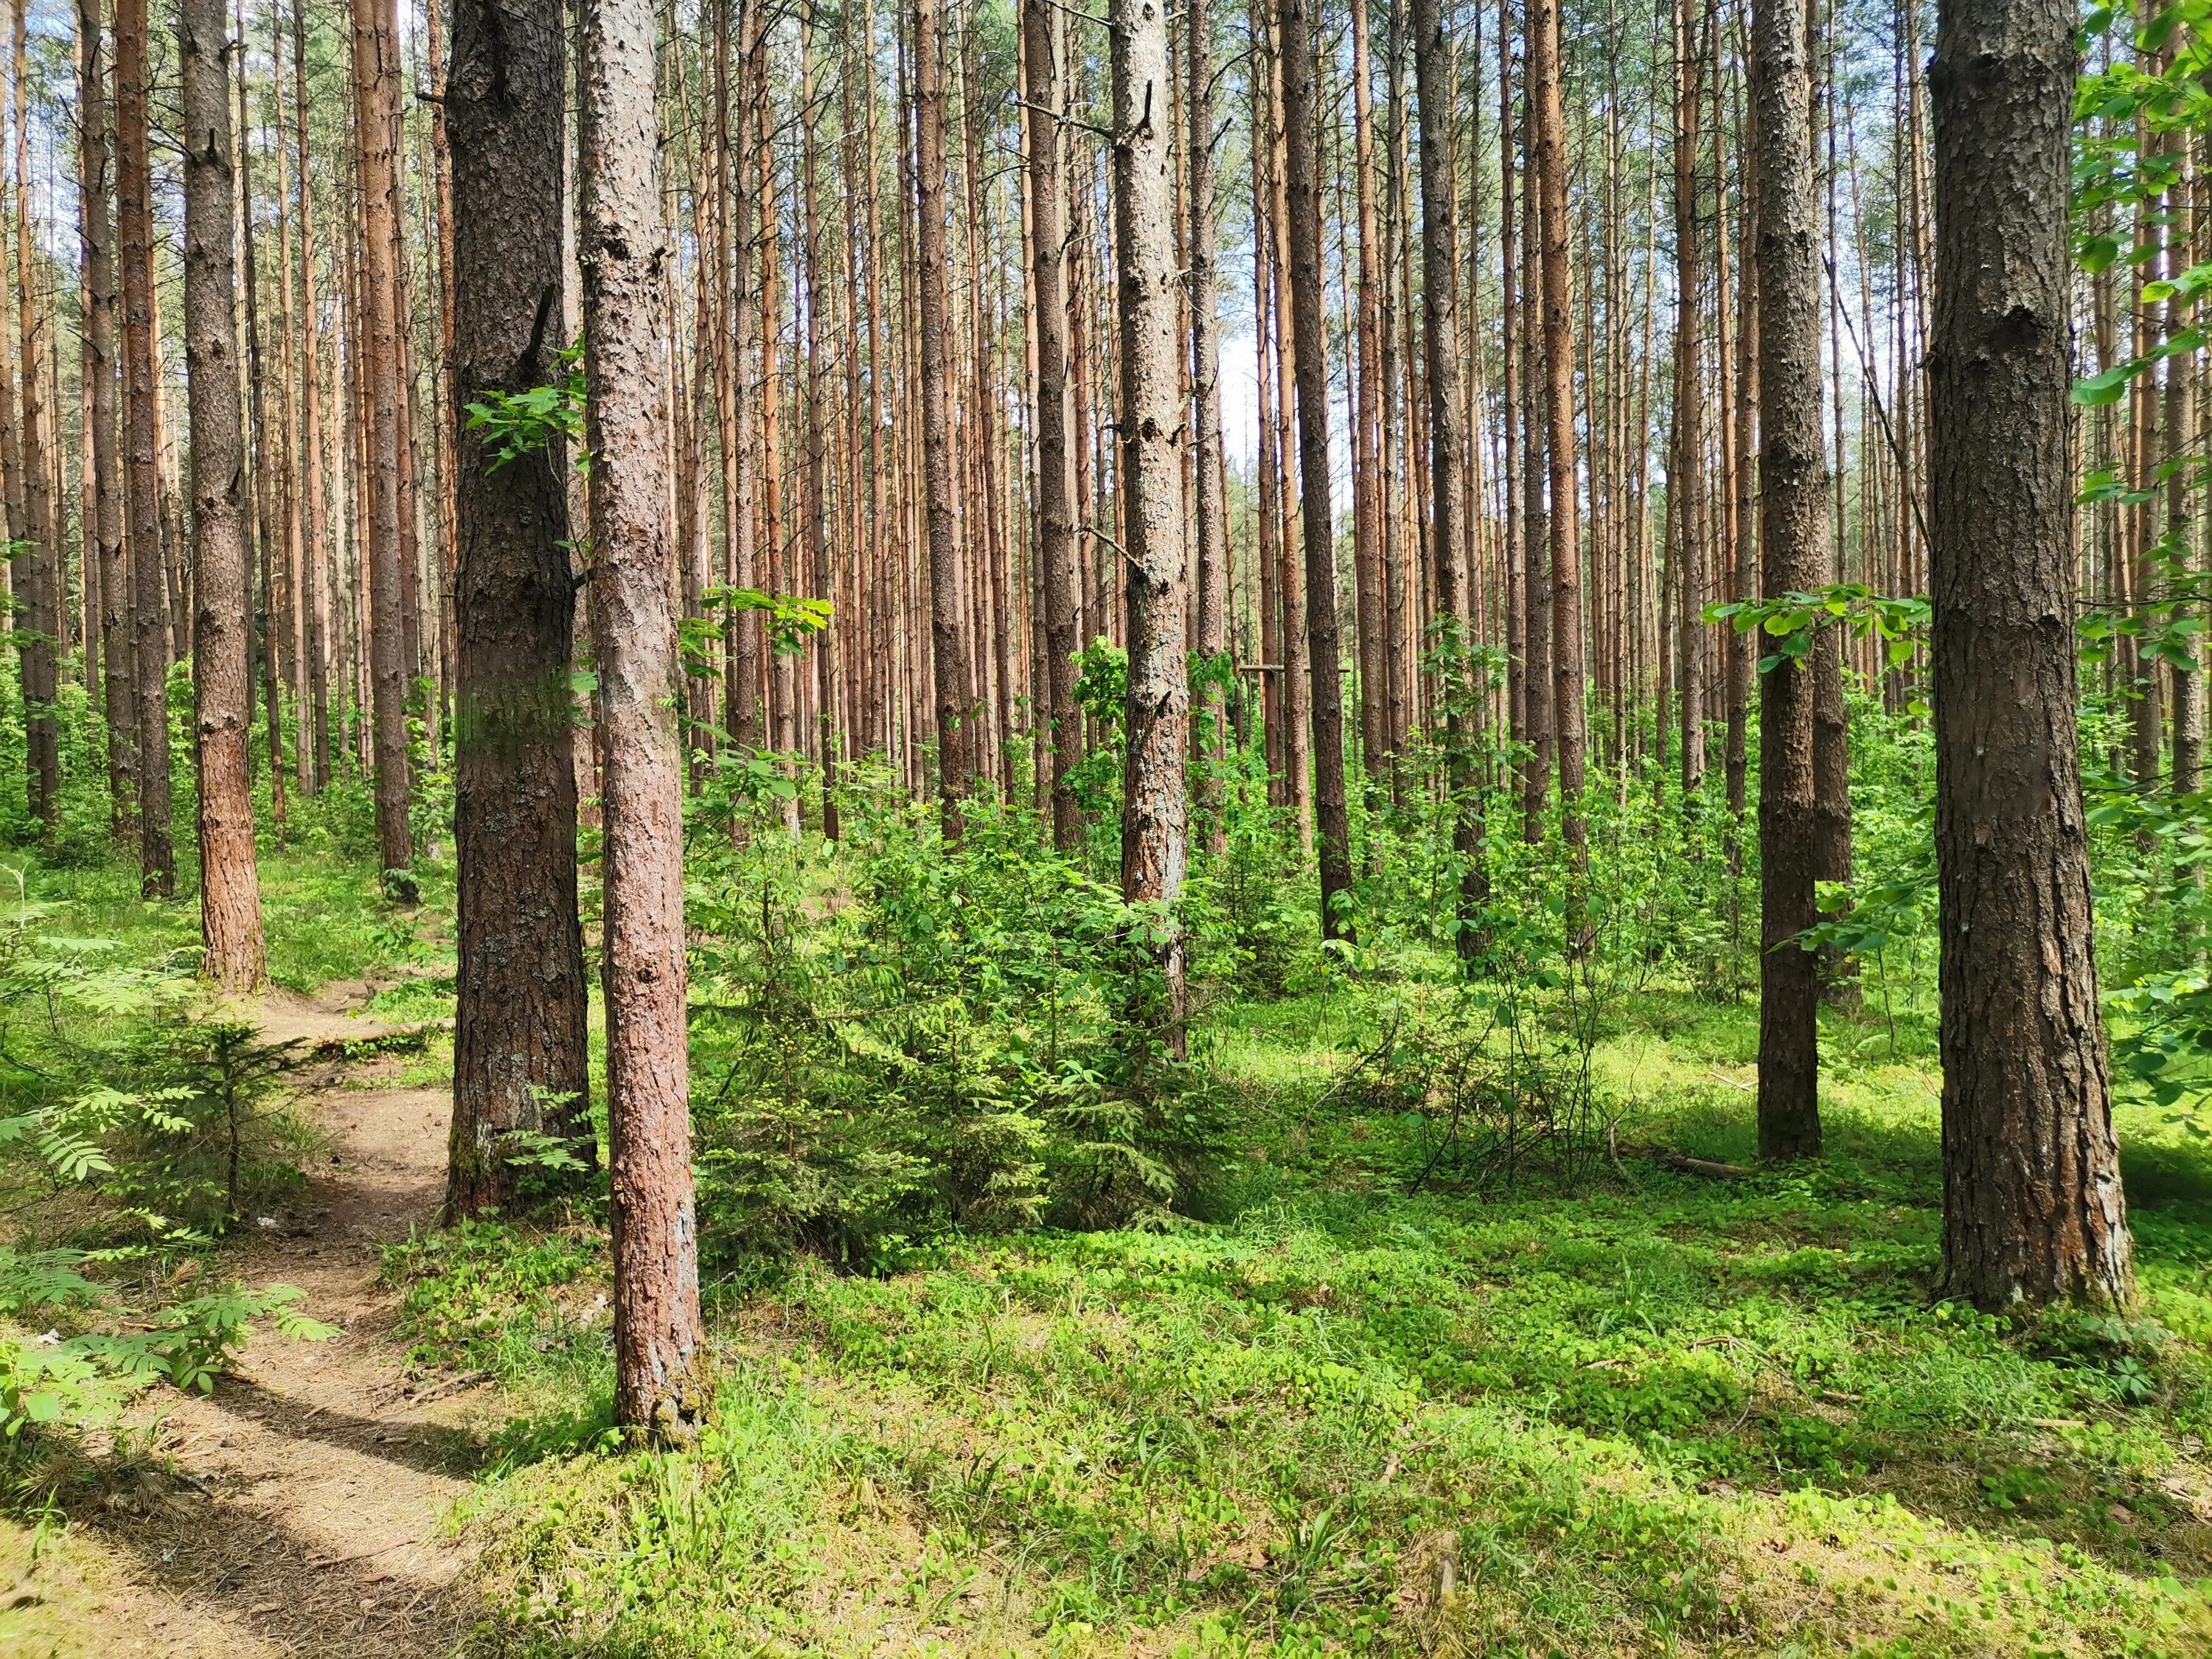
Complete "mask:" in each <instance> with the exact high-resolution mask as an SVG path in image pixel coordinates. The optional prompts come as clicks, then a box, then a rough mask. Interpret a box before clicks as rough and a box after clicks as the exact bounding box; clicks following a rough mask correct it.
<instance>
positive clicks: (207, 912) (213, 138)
mask: <svg viewBox="0 0 2212 1659" xmlns="http://www.w3.org/2000/svg"><path fill="white" fill-rule="evenodd" d="M227 24H228V18H227V17H226V16H225V15H224V7H223V0H185V3H184V6H183V9H182V10H181V11H180V12H179V15H178V19H177V50H178V58H179V63H180V64H181V65H182V79H183V85H182V88H181V94H180V106H181V114H182V128H181V131H180V133H179V137H180V138H181V139H182V141H183V145H182V147H183V150H184V158H185V371H186V374H187V375H188V377H189V379H188V386H189V405H188V414H189V417H190V419H191V489H192V691H193V699H192V702H193V711H192V712H193V723H194V726H195V730H196V732H197V739H198V741H197V750H198V758H199V847H200V937H201V939H202V941H203V943H204V946H205V954H204V957H202V959H201V963H200V971H201V973H202V974H203V975H205V976H206V977H207V978H209V979H210V980H213V981H215V982H216V984H217V985H219V986H221V987H223V988H224V989H225V990H227V991H250V990H252V988H253V987H256V986H257V985H258V984H260V983H261V981H263V980H264V979H265V978H266V977H267V976H268V964H267V960H266V957H265V955H264V951H263V947H262V939H261V880H260V873H259V869H258V866H257V864H256V862H255V858H254V848H253V779H252V773H251V772H250V770H249V769H248V766H247V761H246V732H247V729H248V727H249V726H251V725H252V719H253V699H252V681H251V679H250V678H249V673H248V668H247V655H248V653H249V651H250V650H251V648H252V625H251V623H250V622H249V620H248V611H247V605H246V437H245V432H244V428H243V426H242V422H241V416H240V409H239V395H238V392H239V381H238V357H237V351H236V346H235V343H234V342H235V335H234V330H233V319H234V309H235V307H236V305H237V299H238V296H237V276H238V271H237V265H236V256H235V253H234V238H235V235H236V227H235V215H234V210H233V204H232V179H231V148H230V77H229V75H228V70H227V66H226V60H225V57H224V49H225V46H226V44H227V41H228V28H227V27H226V25H227Z"/></svg>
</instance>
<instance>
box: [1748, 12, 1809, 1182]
mask: <svg viewBox="0 0 2212 1659" xmlns="http://www.w3.org/2000/svg"><path fill="white" fill-rule="evenodd" d="M1751 33H1752V40H1751V49H1752V106H1753V127H1752V138H1753V144H1754V145H1755V146H1756V162H1755V165H1756V166H1757V168H1758V173H1759V244H1758V247H1757V250H1756V252H1757V258H1758V265H1759V270H1758V281H1759V389H1760V405H1759V549H1760V553H1761V561H1760V562H1761V583H1762V586H1763V590H1764V592H1765V593H1766V595H1767V596H1768V597H1770V598H1771V597H1773V596H1775V595H1778V594H1782V593H1787V592H1803V591H1805V590H1807V589H1810V588H1814V587H1817V586H1820V581H1821V579H1822V577H1823V576H1824V574H1826V569H1827V561H1828V479H1827V450H1826V443H1825V441H1823V439H1822V436H1821V433H1820V401H1821V400H1820V246H1819V232H1818V229H1817V224H1816V220H1815V217H1814V194H1813V188H1814V186H1813V128H1812V111H1811V103H1812V83H1811V81H1810V78H1809V76H1808V71H1807V64H1806V46H1805V0H1758V3H1757V4H1756V6H1755V7H1754V9H1753V15H1752V31H1751ZM1814 692H1815V686H1814V676H1813V674H1812V673H1811V672H1810V671H1808V670H1807V669H1804V668H1801V667H1798V666H1796V665H1784V666H1782V667H1778V668H1777V669H1775V670H1774V671H1772V672H1771V673H1768V674H1765V675H1762V676H1760V678H1759V863H1760V867H1761V885H1760V894H1759V935H1760V946H1761V949H1760V954H1759V1155H1760V1156H1761V1157H1763V1158H1808V1157H1814V1156H1816V1155H1818V1153H1819V1152H1820V1041H1819V1039H1820V1026H1819V1012H1820V964H1819V958H1818V957H1815V956H1814V953H1813V952H1811V951H1806V950H1804V949H1802V948H1801V947H1800V945H1799V943H1798V935H1799V934H1800V933H1803V932H1804V930H1805V929H1806V928H1808V927H1811V926H1813V925H1814V922H1816V921H1819V919H1820V915H1819V911H1818V909H1817V908H1816V906H1815V904H1814V869H1815V867H1816V866H1815V863H1814V860H1815V857H1816V848H1815V842H1814V835H1815V828H1816V826H1815V824H1814V768H1813V729H1814Z"/></svg>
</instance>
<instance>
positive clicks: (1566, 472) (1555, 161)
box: [1528, 0, 1589, 951]
mask: <svg viewBox="0 0 2212 1659" xmlns="http://www.w3.org/2000/svg"><path fill="white" fill-rule="evenodd" d="M1559 76H1560V62H1559V0H1529V11H1528V103H1529V110H1530V119H1529V123H1528V127H1529V132H1530V134H1531V135H1532V137H1533V142H1532V143H1531V144H1530V146H1529V149H1530V151H1531V154H1530V156H1529V163H1530V167H1531V168H1532V170H1533V171H1534V174H1535V179H1536V225H1537V251H1538V256H1539V258H1538V264H1539V271H1540V274H1541V278H1542V283H1543V296H1544V303H1543V316H1544V456H1545V460H1546V463H1547V467H1548V469H1549V477H1550V483H1551V516H1550V520H1549V524H1548V528H1549V531H1550V540H1551V554H1552V652H1551V656H1552V708H1551V714H1552V732H1553V738H1554V739H1555V741H1556V742H1557V744H1558V748H1559V832H1560V838H1561V839H1562V840H1563V841H1565V843H1566V847H1567V857H1568V860H1569V862H1570V864H1571V869H1572V873H1571V877H1570V878H1569V885H1568V890H1567V896H1566V904H1567V914H1566V922H1567V939H1568V944H1569V946H1570V948H1571V949H1573V950H1577V951H1579V950H1580V949H1581V948H1582V947H1583V936H1582V935H1583V915H1582V901H1581V898H1580V896H1579V890H1580V888H1581V884H1582V881H1583V876H1584V874H1585V873H1586V871H1587V868H1588V866H1589V848H1588V846H1587V844H1586V833H1587V832H1586V830H1585V827H1584V823H1583V808H1582V793H1583V748H1584V742H1585V737H1586V726H1585V711H1584V708H1583V576H1582V569H1583V555H1582V507H1581V497H1582V485H1581V480H1580V477H1579V470H1578V462H1577V456H1576V445H1575V319H1574V309H1573V301H1572V298H1571V289H1572V287H1573V282H1572V273H1571V270H1570V267H1569V253H1568V245H1567V234H1568V232H1567V220H1568V216H1567V144H1566V116H1565V110H1564V106H1563V101H1562V98H1561V93H1560V85H1559ZM1529 598H1530V603H1531V605H1534V599H1535V595H1534V589H1533V587H1532V590H1531V592H1530V596H1529Z"/></svg>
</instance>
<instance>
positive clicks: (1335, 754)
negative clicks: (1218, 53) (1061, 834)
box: [1276, 0, 1352, 939]
mask: <svg viewBox="0 0 2212 1659" xmlns="http://www.w3.org/2000/svg"><path fill="white" fill-rule="evenodd" d="M1312 3H1314V0H1276V18H1277V29H1278V34H1279V43H1280V44H1279V48H1278V49H1279V52H1280V54H1281V58H1282V68H1283V137H1284V148H1285V152H1286V161H1287V166H1286V168H1285V191H1286V194H1287V197H1288V223H1287V228H1288V230H1289V234H1290V244H1291V257H1290V268H1291V332H1292V337H1293V343H1294V347H1295V349H1296V352H1297V410H1298V483H1299V488H1300V492H1301V496H1302V499H1301V501H1300V503H1299V516H1300V519H1301V520H1302V526H1303V529H1304V536H1305V590H1306V591H1305V617H1306V630H1305V631H1306V654H1307V662H1308V665H1309V669H1310V673H1311V676H1312V687H1313V690H1312V704H1313V768H1314V819H1315V829H1316V835H1317V837H1318V841H1319V846H1320V853H1321V927H1322V937H1323V938H1325V939H1349V938H1350V937H1351V936H1352V918H1351V915H1350V914H1349V906H1350V903H1351V898H1352V845H1351V842H1352V829H1351V819H1350V814H1349V812H1348V811H1347V809H1346V803H1345V793H1344V680H1343V673H1342V670H1343V649H1342V641H1341V640H1340V637H1339V635H1338V629H1337V611H1336V514H1335V511H1334V508H1333V507H1331V505H1330V500H1329V453H1328V356H1327V344H1326V341H1327V337H1328V316H1327V313H1326V311H1325V308H1324V307H1325V306H1326V296H1325V295H1323V293H1322V203H1321V157H1320V143H1321V133H1320V120H1321V112H1320V107H1319V104H1320V98H1319V88H1318V86H1317V84H1316V83H1317V80H1318V76H1317V75H1316V70H1315V66H1314V54H1313V37H1312V27H1313V23H1312V18H1311V16H1310V15H1309V13H1308V10H1307V8H1308V6H1309V5H1310V4H1312Z"/></svg>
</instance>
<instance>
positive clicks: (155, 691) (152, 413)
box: [115, 0, 177, 898]
mask: <svg viewBox="0 0 2212 1659" xmlns="http://www.w3.org/2000/svg"><path fill="white" fill-rule="evenodd" d="M146 45H147V42H146V0H116V3H115V142H116V156H115V221H116V252H117V257H118V263H119V264H121V266H122V268H123V367H124V375H125V392H126V401H125V406H124V422H125V426H124V458H125V467H126V468H127V478H128V488H129V495H128V500H127V505H128V516H127V518H126V520H125V526H126V528H125V533H126V534H127V535H128V536H129V538H130V542H131V611H132V613H133V615H132V628H131V632H132V635H133V641H134V646H135V649H134V652H133V655H134V657H135V659H136V660H137V688H136V690H137V695H136V696H135V697H134V698H133V699H132V703H133V707H134V708H136V709H137V715H138V866H139V872H140V885H141V889H142V890H143V892H144V894H145V896H147V897H149V898H168V897H170V896H173V894H174V893H175V892H176V888H177V859H176V849H175V847H174V845H173V842H172V840H171V836H170V826H169V812H170V805H169V637H168V633H169V629H168V619H167V616H166V615H165V614H164V611H163V606H162V598H163V594H164V592H165V591H166V588H167V571H166V570H165V569H164V568H163V559H162V546H161V462H160V449H159V425H160V416H161V410H160V407H159V405H158V404H157V403H156V401H155V399H156V398H158V397H159V396H160V393H159V391H158V389H157V387H156V385H155V378H154V197H153V159H152V155H151V154H150V150H149V142H148V134H147V125H146V123H147V100H148V98H149V90H150V89H149V86H148V80H147V63H146Z"/></svg>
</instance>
